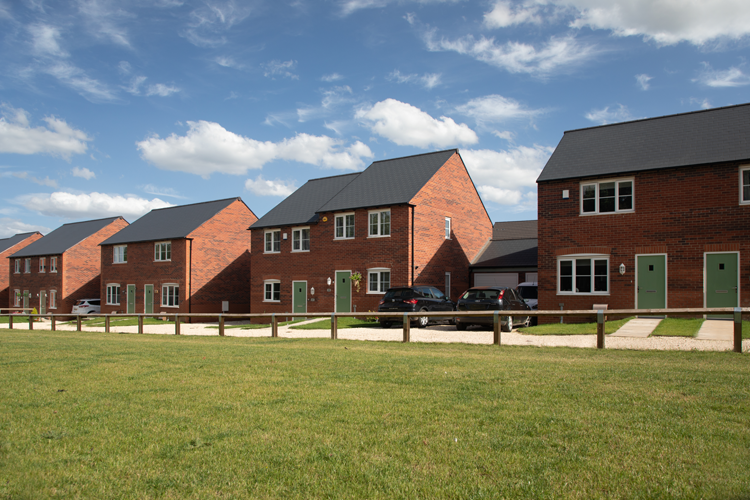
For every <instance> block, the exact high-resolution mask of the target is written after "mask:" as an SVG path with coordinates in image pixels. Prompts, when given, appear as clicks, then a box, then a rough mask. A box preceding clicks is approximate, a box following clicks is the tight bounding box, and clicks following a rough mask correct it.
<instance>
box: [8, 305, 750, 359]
mask: <svg viewBox="0 0 750 500" xmlns="http://www.w3.org/2000/svg"><path fill="white" fill-rule="evenodd" d="M11 309H12V310H15V311H18V310H22V308H11ZM3 310H9V309H0V311H3ZM501 313H502V314H501ZM605 314H606V316H605ZM743 314H746V315H747V314H750V307H713V308H705V307H698V308H680V309H608V310H606V311H605V310H601V309H599V310H591V309H585V310H571V311H493V312H491V313H488V312H484V311H467V312H464V311H446V312H409V313H399V312H392V313H373V312H360V313H330V312H326V313H257V314H228V313H227V314H223V313H222V314H215V313H200V314H199V313H196V314H186V313H170V314H166V313H162V314H87V315H80V314H79V315H73V314H28V315H25V314H24V315H23V316H24V319H25V318H26V316H28V322H29V330H33V329H34V321H35V320H38V319H41V318H50V321H51V329H52V330H53V331H54V330H55V329H56V319H57V318H68V319H69V318H75V321H76V330H77V331H79V332H80V331H81V328H82V321H83V319H84V318H87V319H88V318H105V319H104V331H105V332H109V331H110V325H111V319H112V318H118V319H119V318H137V320H138V333H140V334H142V333H143V330H144V327H143V319H144V318H166V319H167V320H170V319H171V320H173V321H174V328H175V335H180V325H181V323H182V319H184V318H188V319H190V318H200V319H204V320H205V319H217V320H218V324H219V335H220V336H222V337H223V336H224V330H225V321H226V320H227V319H230V320H242V319H245V320H246V319H252V318H268V319H269V320H270V326H271V337H273V338H276V337H278V336H279V317H281V318H287V319H289V318H292V319H294V318H321V319H325V318H330V320H331V339H334V340H335V339H337V338H338V318H372V317H378V318H394V320H397V319H398V318H401V320H402V323H403V326H402V328H403V341H404V342H409V341H410V340H411V339H410V337H411V322H412V320H416V319H417V318H419V317H421V316H427V317H429V318H456V317H459V316H460V317H464V316H466V317H482V318H488V317H491V318H493V321H492V324H493V343H494V344H496V345H500V344H501V342H502V332H501V328H500V324H501V318H503V317H507V316H513V317H526V316H537V317H538V316H555V317H567V316H589V317H592V318H595V319H596V323H597V328H596V347H597V348H598V349H604V347H605V346H604V338H605V336H604V327H605V324H606V321H607V318H608V317H626V316H695V315H724V316H731V317H732V320H733V323H734V325H733V326H734V332H733V333H734V335H733V350H734V352H740V353H741V352H742V315H743ZM8 318H9V328H11V329H13V314H9V315H8Z"/></svg>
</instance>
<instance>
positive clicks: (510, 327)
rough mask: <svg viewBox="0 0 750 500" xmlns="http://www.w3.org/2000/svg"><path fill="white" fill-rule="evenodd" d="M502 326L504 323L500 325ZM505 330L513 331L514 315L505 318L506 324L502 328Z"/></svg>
mask: <svg viewBox="0 0 750 500" xmlns="http://www.w3.org/2000/svg"><path fill="white" fill-rule="evenodd" d="M500 326H502V325H500ZM501 330H502V331H504V332H506V333H507V332H512V331H513V316H507V317H506V319H505V326H504V327H502V328H501Z"/></svg>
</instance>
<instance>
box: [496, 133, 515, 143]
mask: <svg viewBox="0 0 750 500" xmlns="http://www.w3.org/2000/svg"><path fill="white" fill-rule="evenodd" d="M492 135H494V136H496V137H499V138H500V139H505V140H506V141H508V142H512V141H513V137H515V134H513V132H511V131H510V130H503V131H502V132H500V131H498V130H495V131H494V132H492Z"/></svg>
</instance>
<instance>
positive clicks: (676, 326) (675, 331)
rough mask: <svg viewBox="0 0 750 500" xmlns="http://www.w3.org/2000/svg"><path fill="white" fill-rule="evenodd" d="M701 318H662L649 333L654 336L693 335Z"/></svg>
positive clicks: (699, 326) (700, 322)
mask: <svg viewBox="0 0 750 500" xmlns="http://www.w3.org/2000/svg"><path fill="white" fill-rule="evenodd" d="M703 321H704V320H703V318H664V319H663V320H661V323H659V326H657V327H656V329H655V330H654V331H653V333H651V335H652V336H654V337H695V336H696V335H697V334H698V330H700V329H701V325H702V324H703Z"/></svg>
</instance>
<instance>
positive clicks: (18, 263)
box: [16, 259, 21, 274]
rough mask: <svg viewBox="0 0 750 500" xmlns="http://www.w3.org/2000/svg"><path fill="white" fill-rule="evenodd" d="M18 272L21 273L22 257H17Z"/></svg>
mask: <svg viewBox="0 0 750 500" xmlns="http://www.w3.org/2000/svg"><path fill="white" fill-rule="evenodd" d="M16 274H21V259H16Z"/></svg>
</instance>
